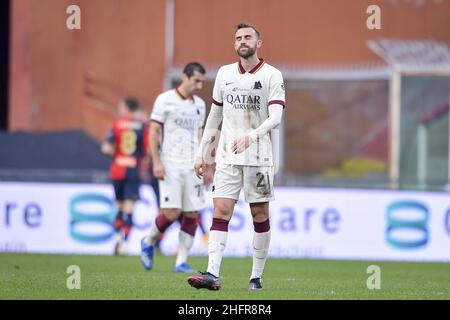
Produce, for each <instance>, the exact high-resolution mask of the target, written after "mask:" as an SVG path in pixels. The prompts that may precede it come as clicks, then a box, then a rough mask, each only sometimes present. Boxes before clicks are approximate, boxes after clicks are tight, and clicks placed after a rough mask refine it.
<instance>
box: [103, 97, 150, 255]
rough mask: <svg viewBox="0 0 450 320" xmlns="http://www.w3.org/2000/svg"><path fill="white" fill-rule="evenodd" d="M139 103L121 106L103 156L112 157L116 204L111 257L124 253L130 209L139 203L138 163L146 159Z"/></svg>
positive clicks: (129, 101) (128, 101)
mask: <svg viewBox="0 0 450 320" xmlns="http://www.w3.org/2000/svg"><path fill="white" fill-rule="evenodd" d="M139 109H140V106H139V101H138V100H137V99H136V98H133V97H126V98H125V99H124V100H123V101H121V102H120V104H119V107H118V111H119V118H118V119H116V120H114V122H113V124H112V128H111V129H110V131H109V134H108V137H107V138H106V140H105V141H104V142H103V143H102V152H103V153H104V154H106V155H109V156H112V157H113V161H112V163H111V167H110V175H111V179H112V182H113V186H114V192H115V197H116V201H117V215H116V218H115V220H114V228H115V230H116V243H115V249H114V254H116V255H123V254H126V253H127V240H128V236H129V235H130V232H131V228H132V226H133V209H134V204H135V202H136V201H137V200H138V199H139V187H140V184H141V180H140V163H141V161H142V159H143V158H144V157H146V156H148V150H149V142H148V136H149V132H148V125H147V124H146V122H144V121H143V120H142V117H141V116H140V115H139V113H138V112H139Z"/></svg>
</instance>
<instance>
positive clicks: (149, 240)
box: [144, 223, 161, 246]
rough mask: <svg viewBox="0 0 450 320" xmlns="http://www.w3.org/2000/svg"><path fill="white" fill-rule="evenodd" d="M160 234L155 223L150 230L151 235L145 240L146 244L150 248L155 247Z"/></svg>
mask: <svg viewBox="0 0 450 320" xmlns="http://www.w3.org/2000/svg"><path fill="white" fill-rule="evenodd" d="M160 234H161V232H160V231H159V230H158V228H157V227H156V223H153V225H152V227H151V228H150V234H149V235H148V237H146V238H145V240H144V242H145V243H146V244H148V245H150V246H154V245H155V243H156V239H157V238H158V236H159V235H160Z"/></svg>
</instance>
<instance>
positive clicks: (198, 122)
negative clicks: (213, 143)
mask: <svg viewBox="0 0 450 320" xmlns="http://www.w3.org/2000/svg"><path fill="white" fill-rule="evenodd" d="M204 74H205V69H204V68H203V66H202V65H201V64H199V63H196V62H193V63H189V64H187V65H186V67H185V68H184V70H183V77H182V82H181V84H180V86H179V87H178V88H176V89H173V90H169V91H166V92H164V93H162V94H160V95H159V96H158V97H157V98H156V101H155V103H154V105H153V109H152V114H151V116H150V118H151V121H152V123H151V125H150V150H151V156H152V162H153V175H154V176H155V177H156V178H157V179H159V193H160V209H161V210H160V213H159V215H158V216H157V217H156V219H155V223H154V224H153V225H152V227H151V230H150V234H149V236H148V237H144V238H143V239H142V240H141V262H142V264H143V266H144V268H145V269H147V270H150V269H152V268H153V263H154V252H153V251H154V245H155V242H156V240H157V238H158V236H159V235H160V234H161V233H163V232H164V231H165V230H166V229H167V228H168V227H169V226H170V225H171V224H172V223H173V222H174V221H175V220H177V219H178V218H179V217H180V215H181V214H182V220H181V227H180V233H179V248H178V254H177V259H176V262H175V266H174V268H173V271H174V272H188V273H194V272H195V270H193V269H192V268H191V267H189V265H188V264H187V257H188V255H189V250H190V249H191V247H192V245H193V242H194V236H195V230H196V228H197V212H198V211H199V210H201V209H203V208H204V207H205V200H204V196H203V181H202V179H201V178H199V177H197V176H196V175H195V173H194V168H193V167H194V161H195V155H196V153H197V149H198V144H199V140H200V139H199V138H200V136H201V128H202V127H203V124H204V120H205V102H204V101H203V100H202V99H201V98H200V97H198V96H197V95H196V93H198V91H200V90H201V89H202V87H203V82H204V80H205V76H204Z"/></svg>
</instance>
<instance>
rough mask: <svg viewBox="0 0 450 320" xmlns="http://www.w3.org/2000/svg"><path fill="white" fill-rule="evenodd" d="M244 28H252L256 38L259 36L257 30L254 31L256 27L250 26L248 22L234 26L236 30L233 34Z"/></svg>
mask: <svg viewBox="0 0 450 320" xmlns="http://www.w3.org/2000/svg"><path fill="white" fill-rule="evenodd" d="M244 28H252V29H253V30H255V32H256V35H257V36H258V38H259V37H260V36H261V35H260V33H259V31H258V29H256V27H255V26H254V25H252V24H251V23H248V22H241V23H239V24H238V25H237V26H236V29H235V30H234V33H236V32H237V31H238V30H239V29H244Z"/></svg>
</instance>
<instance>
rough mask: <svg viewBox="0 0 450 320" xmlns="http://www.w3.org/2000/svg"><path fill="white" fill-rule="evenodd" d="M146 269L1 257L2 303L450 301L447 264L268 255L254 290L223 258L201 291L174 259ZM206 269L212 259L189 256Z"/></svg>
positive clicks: (124, 263)
mask: <svg viewBox="0 0 450 320" xmlns="http://www.w3.org/2000/svg"><path fill="white" fill-rule="evenodd" d="M155 259H156V260H155V266H154V269H153V270H151V271H146V270H144V269H143V267H142V266H141V264H140V261H139V257H138V256H128V257H114V256H94V255H49V254H16V253H1V254H0V288H1V290H0V299H26V300H27V299H148V300H155V299H164V300H217V299H219V300H228V299H233V300H253V299H255V300H256V299H257V300H293V299H294V300H299V299H308V300H309V299H408V300H409V299H421V300H422V299H446V300H448V299H450V264H449V263H408V262H382V261H335V260H332V261H331V260H306V259H273V258H269V259H268V261H267V263H266V270H265V274H264V278H263V286H264V290H263V291H261V292H248V291H247V284H248V280H249V275H250V270H251V263H252V261H251V259H250V258H228V257H225V258H224V259H223V261H222V269H221V281H222V289H221V290H220V291H208V290H204V289H201V290H197V289H194V288H191V287H190V286H189V285H188V283H187V282H186V275H185V274H175V273H172V271H171V270H172V265H173V263H174V261H175V257H167V256H163V255H156V257H155ZM189 263H190V264H191V266H192V267H193V268H195V269H200V270H204V269H205V268H206V264H207V257H190V258H189ZM70 265H77V266H79V267H80V271H81V288H80V289H79V290H78V289H73V290H69V289H68V288H67V286H66V282H67V279H68V277H69V276H70V274H68V273H67V268H68V266H70ZM370 265H378V266H379V267H380V269H381V288H380V289H373V290H369V289H368V288H367V285H366V282H367V279H368V277H369V276H370V274H368V273H367V267H368V266H370Z"/></svg>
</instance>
